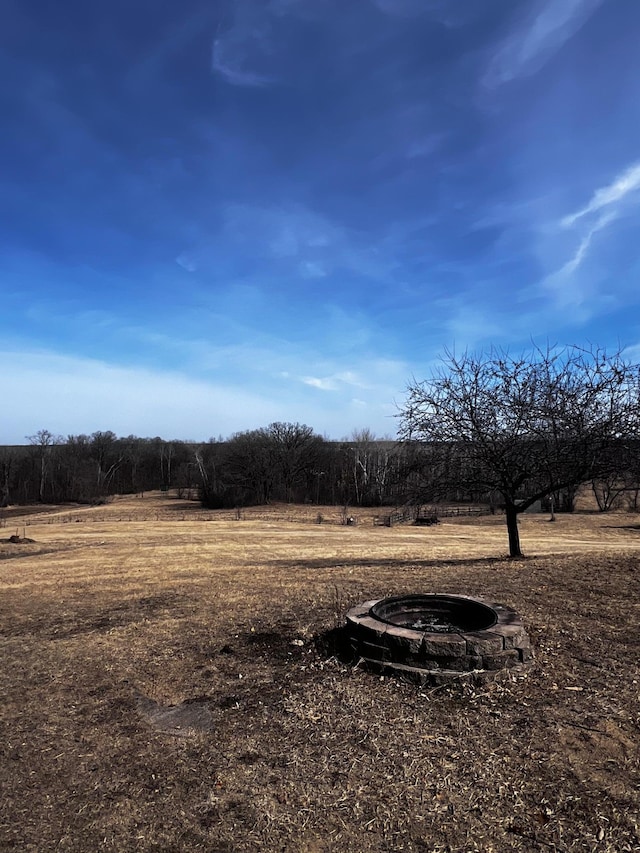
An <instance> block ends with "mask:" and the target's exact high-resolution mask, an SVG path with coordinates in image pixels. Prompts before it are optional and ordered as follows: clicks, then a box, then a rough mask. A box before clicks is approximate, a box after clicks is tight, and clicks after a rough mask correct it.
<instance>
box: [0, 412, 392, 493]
mask: <svg viewBox="0 0 640 853" xmlns="http://www.w3.org/2000/svg"><path fill="white" fill-rule="evenodd" d="M402 459H403V454H402V452H401V448H400V446H399V445H398V444H397V443H396V442H394V441H392V440H383V439H377V438H376V437H375V436H374V434H373V433H372V432H371V431H370V430H367V429H362V430H357V431H355V432H354V433H353V435H352V436H351V438H350V439H349V440H345V441H340V442H336V441H330V440H328V439H326V438H324V437H323V436H321V435H319V434H318V433H316V432H314V430H313V429H312V428H311V427H309V426H307V425H306V424H299V423H280V422H276V423H272V424H270V425H269V426H266V427H262V428H260V429H255V430H248V431H243V432H238V433H236V434H234V435H232V436H230V437H229V438H228V439H222V438H218V439H213V438H212V439H210V440H209V441H208V442H205V443H202V444H194V443H192V442H185V441H178V440H174V441H166V440H164V439H162V438H159V437H155V438H139V437H137V436H133V435H130V436H127V437H118V436H117V435H116V434H115V433H114V432H112V431H110V430H107V431H98V432H94V433H92V434H91V435H70V436H67V437H66V438H65V437H62V436H56V435H54V434H53V433H51V432H50V431H49V430H46V429H42V430H39V431H38V432H37V433H35V434H34V435H32V436H28V444H26V445H20V446H4V447H0V507H5V506H7V505H9V504H27V503H35V502H41V503H54V504H55V503H68V502H80V503H99V502H101V501H103V500H105V499H106V498H108V497H109V496H111V495H114V494H140V493H144V492H146V491H151V490H157V489H160V490H163V491H169V490H177V492H178V494H179V495H180V496H191V497H194V496H198V497H199V498H200V500H201V501H202V504H203V505H204V506H205V507H209V508H223V507H237V506H247V505H253V504H266V503H270V502H272V501H287V502H295V503H316V504H336V505H337V504H341V505H344V504H348V505H354V506H376V505H383V504H395V503H397V502H398V501H401V500H402V495H401V493H400V491H401V490H400V486H401V483H402V473H401V472H402Z"/></svg>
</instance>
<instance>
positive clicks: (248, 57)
mask: <svg viewBox="0 0 640 853" xmlns="http://www.w3.org/2000/svg"><path fill="white" fill-rule="evenodd" d="M270 19H271V15H270V10H269V7H268V6H262V7H261V6H260V5H259V4H254V3H252V2H250V0H237V3H236V5H235V16H234V20H233V22H232V23H231V25H230V26H227V25H225V24H221V25H219V26H218V29H217V32H216V34H215V38H214V40H213V46H212V50H211V70H212V72H213V73H214V74H218V75H220V76H221V77H222V78H223V79H224V80H226V81H227V83H231V84H232V85H233V86H246V87H250V88H262V87H265V86H271V85H273V84H274V83H275V82H277V80H276V77H275V76H274V75H273V74H272V73H270V72H269V71H268V70H267V69H270V68H271V67H272V64H273V56H274V52H275V48H274V45H273V35H272V28H271V20H270Z"/></svg>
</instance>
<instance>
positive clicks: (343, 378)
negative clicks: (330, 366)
mask: <svg viewBox="0 0 640 853" xmlns="http://www.w3.org/2000/svg"><path fill="white" fill-rule="evenodd" d="M300 379H301V382H303V383H304V384H305V385H309V386H310V387H311V388H317V389H318V390H320V391H339V390H340V389H341V388H344V387H345V386H351V387H352V388H368V387H369V386H368V385H367V384H366V383H365V382H363V380H362V379H361V378H360V377H359V376H358V374H356V373H353V372H352V371H343V372H340V373H334V374H333V375H332V376H323V377H317V376H302V377H301V378H300Z"/></svg>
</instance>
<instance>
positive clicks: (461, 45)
mask: <svg viewBox="0 0 640 853" xmlns="http://www.w3.org/2000/svg"><path fill="white" fill-rule="evenodd" d="M0 6H1V7H2V19H3V25H2V30H1V33H0V65H1V70H2V74H1V77H0V97H1V109H2V128H3V131H2V134H0V158H1V161H0V162H1V163H2V169H1V170H0V175H1V177H0V182H1V185H0V210H1V213H2V229H1V231H0V238H1V245H0V267H1V270H0V287H1V296H2V301H1V305H2V311H0V363H1V364H2V366H3V371H2V374H3V382H2V387H3V391H4V401H5V403H4V405H3V416H2V419H1V420H0V443H12V442H16V443H20V442H22V441H24V437H25V436H26V435H29V434H32V433H35V432H36V431H37V430H38V429H44V428H46V429H49V430H51V431H52V432H54V433H60V434H63V435H67V434H70V433H72V434H77V433H82V432H84V433H90V432H93V431H94V430H98V429H112V430H114V431H115V432H116V433H118V434H119V435H128V434H131V433H133V434H137V435H141V436H147V435H149V436H150V435H161V436H163V437H164V438H167V439H169V438H183V439H194V440H201V439H207V438H209V437H210V436H218V435H223V436H227V435H229V434H231V433H233V432H234V431H237V430H242V429H251V428H254V427H257V426H262V425H266V424H268V423H270V422H272V421H274V420H281V421H300V422H305V423H308V424H309V425H311V426H313V427H314V428H315V429H316V431H318V432H320V433H324V434H326V435H327V436H329V437H331V438H341V437H343V436H347V435H349V434H350V433H351V432H352V430H354V429H357V428H362V427H368V428H370V429H371V430H373V431H374V432H375V433H376V434H378V435H380V436H382V435H387V434H388V435H394V434H395V429H396V420H395V418H394V414H395V413H396V411H397V405H398V404H401V403H402V401H403V399H404V395H405V389H406V386H407V383H408V381H410V379H411V377H412V376H415V377H417V378H422V377H424V376H425V375H427V374H428V372H429V371H430V369H431V366H432V365H433V363H434V360H436V359H437V357H438V354H439V353H441V352H442V350H443V348H445V347H454V346H455V348H456V349H457V350H461V349H464V348H471V349H479V348H481V347H486V346H488V345H491V344H495V345H498V346H505V347H510V348H511V349H520V348H522V347H524V346H526V345H527V344H528V343H529V342H530V340H531V339H532V338H533V339H534V340H535V341H536V342H537V343H542V344H545V343H546V342H547V341H549V342H551V343H560V344H561V343H585V342H589V341H590V342H593V343H597V344H602V345H608V346H614V347H615V346H617V345H618V344H621V345H623V346H625V347H628V353H629V355H630V356H632V357H634V358H636V357H640V312H639V303H640V288H639V287H638V285H637V280H638V274H639V272H640V249H639V242H638V233H639V226H640V82H639V81H640V51H638V49H637V33H638V32H639V31H640V3H638V2H637V0H615V2H614V0H608V1H607V0H604V2H603V0H482V2H480V0H208V2H202V0H180V2H177V0H174V1H173V2H171V0H164V2H162V1H161V0H126V2H125V0H109V2H108V3H107V2H103V0H96V2H92V3H87V2H86V0H60V2H59V3H55V4H53V3H49V2H46V3H45V2H44V0H32V2H30V3H25V2H24V0H1V2H0Z"/></svg>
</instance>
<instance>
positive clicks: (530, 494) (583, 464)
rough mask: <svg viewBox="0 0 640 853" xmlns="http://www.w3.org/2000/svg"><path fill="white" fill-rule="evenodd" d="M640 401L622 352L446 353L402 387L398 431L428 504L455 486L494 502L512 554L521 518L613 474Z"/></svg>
mask: <svg viewBox="0 0 640 853" xmlns="http://www.w3.org/2000/svg"><path fill="white" fill-rule="evenodd" d="M639 398H640V367H639V366H638V365H633V364H630V363H628V362H627V361H625V359H624V358H623V356H622V354H621V353H620V352H615V353H613V354H612V355H609V354H608V353H607V352H606V351H605V350H604V349H601V348H592V349H581V348H579V347H575V346H572V347H566V348H564V349H555V348H553V349H552V348H547V349H546V350H541V349H538V348H533V349H532V350H531V351H529V352H527V353H524V354H523V355H521V356H519V357H512V356H511V355H509V353H507V352H503V351H499V350H496V349H491V350H489V351H488V352H484V353H480V354H478V355H474V354H471V353H468V352H465V353H464V354H463V355H461V356H457V355H455V353H452V352H446V353H445V355H444V357H443V359H442V364H441V366H440V367H439V368H438V369H436V370H435V371H434V373H433V374H432V376H431V378H430V379H428V380H426V381H424V382H418V381H414V382H412V383H411V384H410V385H409V389H408V398H407V402H406V404H405V406H404V408H403V409H402V410H401V413H400V417H401V431H400V434H401V437H402V438H403V439H404V440H405V441H407V442H410V443H415V442H420V443H421V444H420V445H419V449H420V450H421V451H422V452H421V453H420V455H419V457H418V458H419V459H420V465H421V469H422V472H423V473H424V472H425V471H428V475H429V476H428V478H426V480H423V482H426V481H427V480H428V483H429V489H430V495H429V497H433V496H435V495H437V494H438V492H440V493H442V492H443V491H445V490H447V489H448V490H451V487H452V486H453V487H456V488H458V489H460V490H461V491H463V492H467V493H472V494H478V493H483V494H487V493H490V492H497V493H498V494H499V495H500V497H501V499H502V503H503V506H504V511H505V515H506V523H507V531H508V536H509V553H510V555H511V556H512V557H517V556H521V554H522V552H521V549H520V537H519V532H518V514H519V513H521V512H523V511H524V510H525V509H527V508H528V507H530V506H531V505H532V504H533V503H535V502H536V501H538V500H540V499H541V498H544V497H546V496H548V495H551V494H553V493H556V492H560V491H562V490H564V489H567V488H572V487H575V486H576V484H578V483H583V482H586V481H588V480H591V479H594V478H595V479H598V478H602V477H604V476H605V475H607V474H608V473H609V472H611V471H614V470H615V466H616V459H617V456H618V454H617V453H616V452H615V451H616V448H617V447H618V446H622V445H623V444H624V443H625V442H628V441H630V440H632V438H633V437H634V436H635V435H636V434H637V432H638V429H639V420H638V417H639V414H640V402H639ZM415 467H418V466H415Z"/></svg>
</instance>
